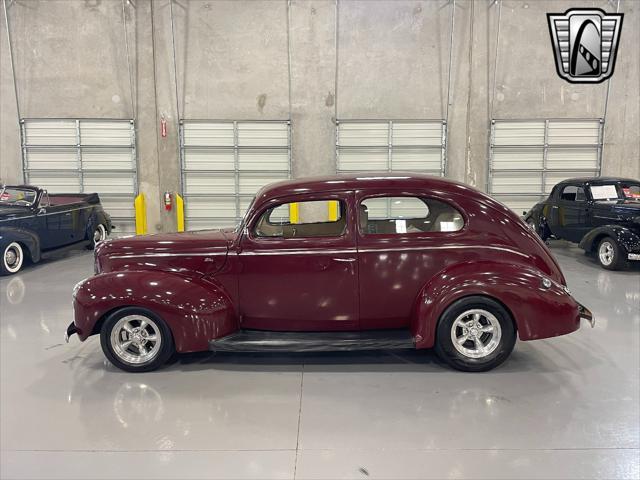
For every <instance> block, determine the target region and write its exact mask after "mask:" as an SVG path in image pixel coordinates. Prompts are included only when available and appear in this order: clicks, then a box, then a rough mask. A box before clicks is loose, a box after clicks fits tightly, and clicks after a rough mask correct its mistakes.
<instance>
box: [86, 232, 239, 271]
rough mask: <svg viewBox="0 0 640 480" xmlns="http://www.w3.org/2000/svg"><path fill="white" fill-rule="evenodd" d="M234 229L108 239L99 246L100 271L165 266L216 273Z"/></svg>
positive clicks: (230, 241) (174, 268)
mask: <svg viewBox="0 0 640 480" xmlns="http://www.w3.org/2000/svg"><path fill="white" fill-rule="evenodd" d="M233 239H234V236H233V233H231V232H223V231H222V230H202V231H197V232H184V233H167V234H157V235H140V236H135V237H122V238H117V239H113V240H107V241H104V242H102V243H100V244H99V245H98V246H97V247H96V253H95V254H96V272H111V271H122V270H140V269H144V270H149V269H151V270H165V271H172V272H191V273H193V272H199V273H200V274H202V275H212V274H214V273H215V272H217V271H218V270H219V269H220V268H222V266H223V265H224V263H225V261H226V257H227V253H228V251H229V246H230V245H231V243H232V242H233Z"/></svg>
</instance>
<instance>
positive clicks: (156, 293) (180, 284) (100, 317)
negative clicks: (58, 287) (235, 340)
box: [73, 270, 238, 352]
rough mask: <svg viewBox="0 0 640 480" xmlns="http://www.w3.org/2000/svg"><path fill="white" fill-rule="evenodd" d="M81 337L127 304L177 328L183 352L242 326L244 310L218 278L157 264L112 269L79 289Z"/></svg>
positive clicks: (203, 347) (96, 330)
mask: <svg viewBox="0 0 640 480" xmlns="http://www.w3.org/2000/svg"><path fill="white" fill-rule="evenodd" d="M73 303H74V313H75V325H76V328H77V330H78V336H79V338H80V340H83V341H84V340H85V339H86V338H87V337H89V336H90V335H93V334H96V333H99V331H100V327H101V324H102V322H103V321H104V319H105V318H106V316H107V315H108V314H109V313H111V312H113V311H115V310H117V309H119V308H122V307H131V306H134V307H144V308H147V309H149V310H151V311H153V312H155V313H156V314H158V315H159V316H160V317H161V318H162V319H163V320H164V321H165V322H167V324H168V325H169V328H170V329H171V332H172V334H173V338H174V341H175V346H176V350H177V351H178V352H195V351H203V350H207V349H208V348H209V340H212V339H215V338H218V337H222V336H225V335H228V334H230V333H233V332H235V331H236V330H238V316H237V314H236V311H235V310H234V308H233V303H232V302H231V300H230V297H229V295H228V294H227V292H226V291H225V290H224V288H223V287H222V286H221V285H219V284H216V283H214V282H212V281H208V280H205V279H202V278H199V277H189V276H185V275H179V274H175V273H168V272H160V271H153V270H148V271H145V270H142V271H126V272H117V271H116V272H109V273H103V274H99V275H96V276H93V277H90V278H88V279H86V280H84V281H83V282H81V283H79V284H78V285H76V288H75V289H74V302H73Z"/></svg>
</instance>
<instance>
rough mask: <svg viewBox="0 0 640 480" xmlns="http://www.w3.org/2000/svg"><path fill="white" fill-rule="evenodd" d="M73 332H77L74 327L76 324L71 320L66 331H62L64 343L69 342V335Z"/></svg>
mask: <svg viewBox="0 0 640 480" xmlns="http://www.w3.org/2000/svg"><path fill="white" fill-rule="evenodd" d="M75 333H78V328H77V327H76V324H75V323H74V322H71V323H70V324H69V326H68V327H67V331H66V332H64V341H65V342H66V343H69V337H71V335H73V334H75Z"/></svg>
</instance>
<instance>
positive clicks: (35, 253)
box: [0, 227, 40, 262]
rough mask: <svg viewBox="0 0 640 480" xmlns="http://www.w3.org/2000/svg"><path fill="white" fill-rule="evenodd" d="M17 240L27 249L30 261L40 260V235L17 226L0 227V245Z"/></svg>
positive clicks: (3, 245)
mask: <svg viewBox="0 0 640 480" xmlns="http://www.w3.org/2000/svg"><path fill="white" fill-rule="evenodd" d="M11 242H18V243H20V244H22V245H24V246H25V247H26V248H27V249H28V250H29V256H30V257H31V261H33V262H39V261H40V237H38V235H37V234H36V233H35V232H32V231H31V230H26V229H24V228H18V227H0V247H3V248H4V247H5V246H6V245H8V244H10V243H11Z"/></svg>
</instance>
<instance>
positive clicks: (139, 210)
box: [133, 193, 147, 235]
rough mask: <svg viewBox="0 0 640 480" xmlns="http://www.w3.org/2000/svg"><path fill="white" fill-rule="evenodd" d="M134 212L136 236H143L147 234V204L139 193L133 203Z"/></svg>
mask: <svg viewBox="0 0 640 480" xmlns="http://www.w3.org/2000/svg"><path fill="white" fill-rule="evenodd" d="M133 206H134V208H135V211H136V235H145V234H146V233H147V204H146V202H145V199H144V194H142V193H140V194H138V196H137V197H136V199H135V200H134V201H133Z"/></svg>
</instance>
